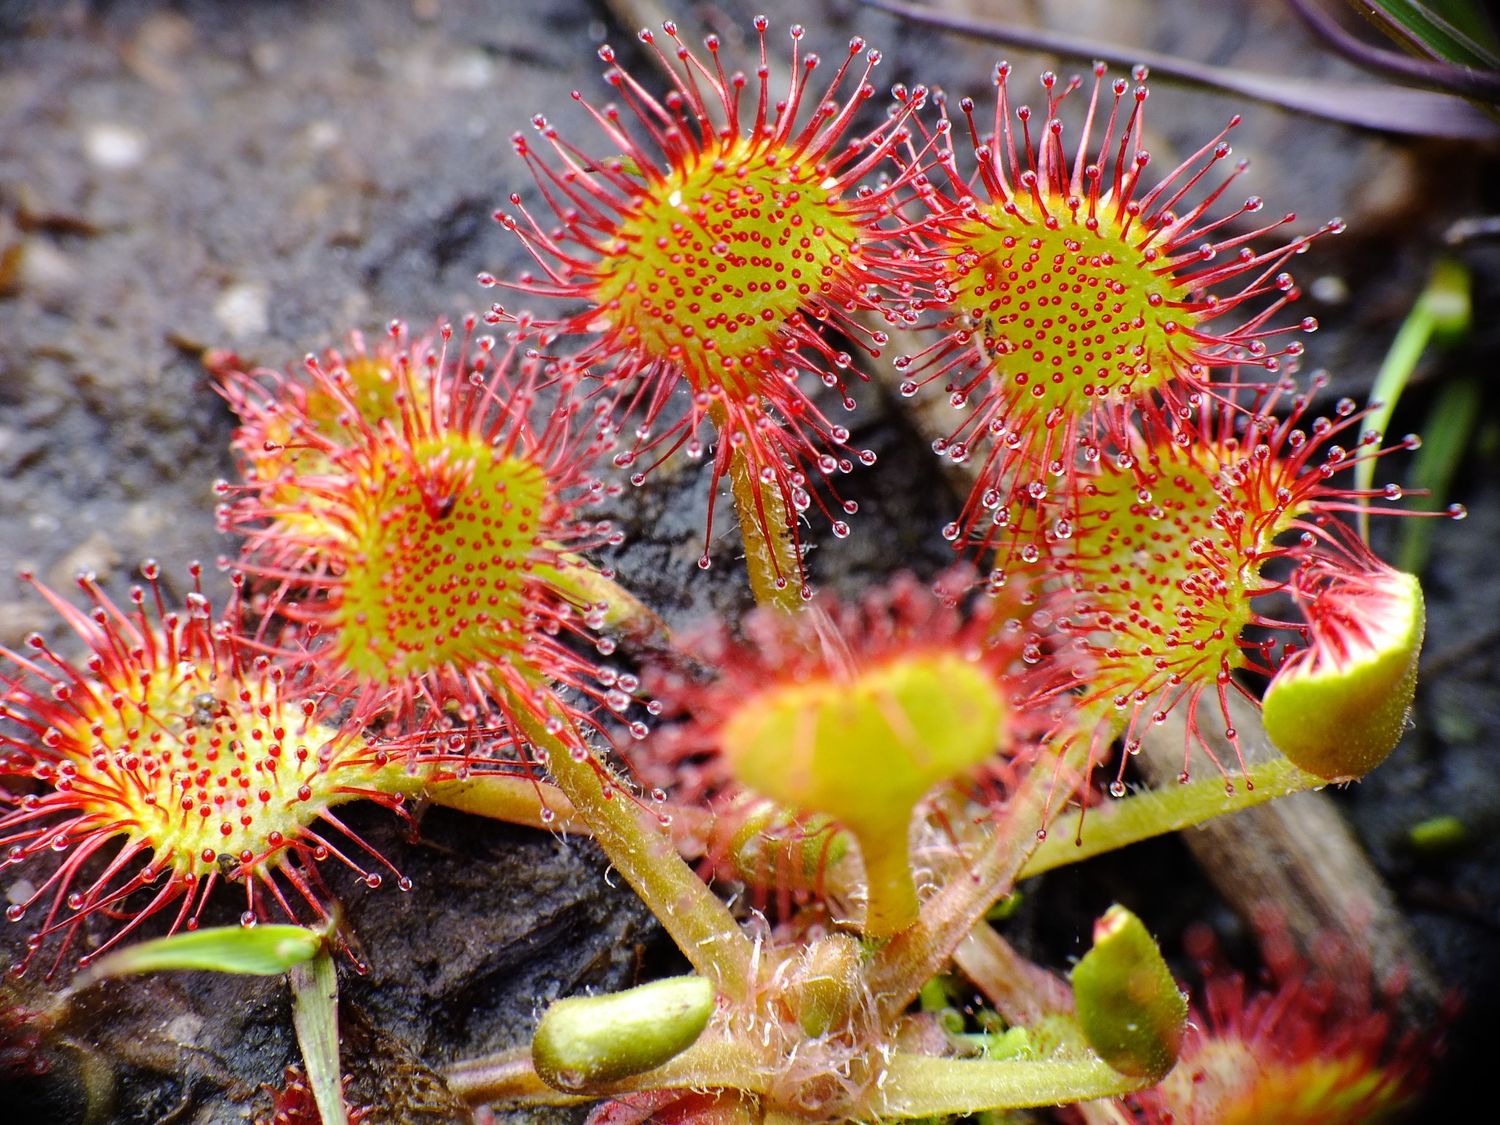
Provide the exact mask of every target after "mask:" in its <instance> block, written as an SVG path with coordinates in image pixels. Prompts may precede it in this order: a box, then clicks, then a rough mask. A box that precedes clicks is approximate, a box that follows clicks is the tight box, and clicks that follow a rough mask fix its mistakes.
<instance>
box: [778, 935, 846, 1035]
mask: <svg viewBox="0 0 1500 1125" xmlns="http://www.w3.org/2000/svg"><path fill="white" fill-rule="evenodd" d="M861 983H862V982H861V980H860V973H859V942H857V941H856V940H855V939H854V938H852V937H850V936H849V935H848V934H829V935H828V936H827V937H823V938H819V939H818V940H817V941H815V942H813V943H812V944H811V945H809V946H808V947H807V948H806V949H804V950H803V951H802V955H801V956H800V957H798V958H797V964H796V967H795V968H794V970H793V972H792V979H791V982H790V983H789V984H788V985H787V990H786V991H787V998H788V999H789V1000H790V1002H791V1005H792V1008H793V1010H794V1012H795V1013H796V1016H797V1022H798V1023H799V1024H801V1025H802V1030H803V1031H804V1032H805V1033H806V1034H807V1035H808V1036H809V1037H810V1038H817V1037H818V1036H821V1035H826V1034H827V1033H828V1032H829V1031H830V1030H833V1029H835V1028H837V1027H839V1026H840V1025H841V1024H843V1023H844V1022H845V1021H847V1020H848V1018H849V1015H850V1013H851V1012H852V1011H853V1010H854V1007H855V1005H856V1004H857V1003H858V1002H859V1000H860V999H861V998H862V996H863V993H862V992H861V991H860V988H861Z"/></svg>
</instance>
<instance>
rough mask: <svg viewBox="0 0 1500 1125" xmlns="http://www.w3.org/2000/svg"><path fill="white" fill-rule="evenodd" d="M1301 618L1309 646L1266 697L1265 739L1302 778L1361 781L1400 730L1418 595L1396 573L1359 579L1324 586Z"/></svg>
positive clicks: (1412, 662)
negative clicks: (1307, 622)
mask: <svg viewBox="0 0 1500 1125" xmlns="http://www.w3.org/2000/svg"><path fill="white" fill-rule="evenodd" d="M1356 595H1357V596H1356ZM1309 617H1310V619H1311V621H1312V625H1313V640H1314V643H1313V646H1312V647H1311V648H1309V649H1308V650H1307V651H1306V652H1305V653H1302V654H1301V656H1302V657H1303V658H1302V659H1298V660H1293V661H1291V662H1289V663H1287V664H1286V665H1285V666H1284V667H1283V668H1282V669H1281V671H1280V672H1278V673H1277V675H1276V677H1275V678H1274V679H1273V680H1272V681H1271V684H1270V686H1269V687H1268V688H1267V689H1266V695H1265V701H1264V716H1265V725H1266V734H1267V735H1268V736H1269V737H1270V739H1271V741H1272V743H1274V744H1275V746H1276V748H1277V749H1278V750H1280V751H1281V752H1282V753H1283V754H1285V755H1286V757H1287V758H1288V759H1289V760H1290V761H1291V762H1292V763H1293V764H1294V765H1297V766H1299V767H1301V768H1302V769H1304V770H1306V771H1307V772H1309V773H1314V774H1317V775H1318V776H1319V777H1324V778H1327V779H1328V780H1329V781H1348V780H1352V779H1354V778H1359V777H1363V776H1364V775H1365V774H1367V773H1369V772H1370V771H1371V770H1372V769H1374V768H1375V767H1376V766H1378V765H1379V764H1380V763H1381V762H1383V761H1385V759H1386V757H1387V756H1388V755H1389V754H1390V752H1391V751H1392V750H1394V749H1395V748H1396V744H1397V743H1398V742H1399V741H1400V740H1401V735H1402V733H1403V732H1404V731H1405V730H1406V717H1407V714H1408V713H1409V712H1410V711H1411V701H1412V696H1413V694H1414V693H1415V692H1416V687H1417V658H1418V657H1419V656H1420V655H1421V653H1422V635H1423V631H1424V629H1425V626H1426V612H1425V610H1424V607H1423V602H1422V588H1421V586H1420V585H1418V583H1417V580H1416V578H1415V577H1414V576H1412V575H1410V574H1402V573H1401V572H1400V571H1396V570H1389V569H1386V570H1383V571H1382V572H1381V573H1378V574H1375V575H1362V576H1360V579H1359V581H1358V582H1348V583H1344V584H1340V585H1339V586H1332V585H1330V586H1329V587H1328V588H1327V589H1326V590H1325V591H1323V592H1322V593H1320V595H1319V597H1318V598H1317V600H1315V601H1314V602H1313V603H1312V604H1311V605H1310V606H1309Z"/></svg>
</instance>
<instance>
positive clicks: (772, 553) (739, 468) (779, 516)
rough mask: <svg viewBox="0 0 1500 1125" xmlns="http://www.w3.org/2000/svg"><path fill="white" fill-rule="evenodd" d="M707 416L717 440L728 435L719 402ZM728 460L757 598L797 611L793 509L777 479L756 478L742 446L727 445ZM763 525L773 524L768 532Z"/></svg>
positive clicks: (761, 603)
mask: <svg viewBox="0 0 1500 1125" xmlns="http://www.w3.org/2000/svg"><path fill="white" fill-rule="evenodd" d="M709 417H710V418H711V419H712V420H713V423H714V425H715V426H717V427H718V430H719V435H720V441H724V440H726V439H725V437H724V434H725V430H726V425H725V423H726V421H727V420H726V419H725V417H724V413H723V410H722V408H721V407H720V406H719V405H718V404H717V403H715V404H714V405H713V406H712V407H710V408H709ZM728 460H729V464H728V466H727V467H726V468H725V474H726V475H727V476H728V477H729V492H730V495H731V496H733V497H734V512H735V516H736V517H737V518H738V519H739V523H740V538H741V540H742V541H743V542H744V545H745V569H746V570H747V571H748V572H749V574H750V592H751V594H753V595H754V597H755V604H756V605H758V606H761V607H762V608H770V609H779V610H782V611H784V612H786V613H796V612H797V611H798V610H800V609H801V608H802V605H803V601H802V553H801V551H800V549H799V548H798V546H797V540H796V538H795V536H793V534H792V529H793V528H794V527H795V526H796V519H797V515H796V513H795V512H792V511H789V510H788V508H787V505H786V501H785V500H784V499H783V498H782V495H781V489H780V488H779V487H778V486H777V484H776V482H775V481H771V482H769V483H767V482H766V481H763V480H761V479H760V477H759V476H758V475H757V474H756V472H755V466H754V465H752V464H751V463H750V460H749V458H747V457H746V456H745V454H744V451H743V450H740V449H731V450H730V453H729V458H728ZM765 528H769V529H771V533H770V535H769V536H768V535H767V534H766V533H765V531H764V530H763V529H765Z"/></svg>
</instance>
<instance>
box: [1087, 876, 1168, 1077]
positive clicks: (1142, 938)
mask: <svg viewBox="0 0 1500 1125" xmlns="http://www.w3.org/2000/svg"><path fill="white" fill-rule="evenodd" d="M1073 995H1074V998H1075V999H1076V1001H1077V1010H1078V1023H1079V1025H1080V1026H1081V1027H1082V1028H1083V1034H1084V1037H1085V1038H1087V1039H1088V1042H1089V1046H1091V1047H1092V1048H1093V1049H1094V1051H1095V1052H1096V1053H1097V1054H1098V1055H1099V1057H1100V1058H1101V1059H1103V1060H1104V1061H1105V1062H1107V1063H1108V1064H1109V1065H1110V1066H1112V1067H1114V1068H1115V1069H1116V1070H1118V1071H1119V1072H1120V1073H1121V1074H1128V1075H1130V1076H1131V1077H1134V1078H1147V1079H1150V1080H1151V1081H1153V1082H1155V1081H1158V1080H1160V1079H1161V1078H1162V1077H1164V1076H1165V1075H1166V1073H1167V1072H1168V1071H1170V1070H1171V1069H1172V1067H1173V1066H1174V1065H1175V1064H1176V1062H1177V1050H1178V1047H1179V1046H1180V1045H1181V1043H1182V1029H1183V1025H1184V1024H1185V1023H1186V1022H1187V1014H1188V1009H1187V998H1186V997H1185V996H1183V994H1182V993H1181V992H1179V991H1178V990H1177V982H1176V981H1174V980H1173V979H1172V973H1171V971H1170V970H1169V969H1168V968H1167V963H1166V962H1165V961H1164V960H1162V955H1161V951H1160V950H1159V949H1157V948H1156V942H1155V941H1153V940H1152V938H1151V935H1150V934H1149V933H1147V932H1146V927H1145V925H1143V924H1142V922H1141V920H1140V919H1139V918H1137V917H1136V916H1135V915H1134V914H1132V913H1131V912H1130V911H1128V910H1126V909H1125V908H1124V907H1123V906H1119V905H1115V906H1111V907H1110V908H1109V909H1108V910H1107V911H1106V912H1105V913H1104V916H1103V917H1102V918H1100V919H1099V920H1098V921H1097V922H1095V923H1094V948H1093V949H1091V950H1089V951H1088V953H1086V954H1084V956H1083V959H1082V960H1080V961H1079V962H1078V964H1076V965H1074V966H1073Z"/></svg>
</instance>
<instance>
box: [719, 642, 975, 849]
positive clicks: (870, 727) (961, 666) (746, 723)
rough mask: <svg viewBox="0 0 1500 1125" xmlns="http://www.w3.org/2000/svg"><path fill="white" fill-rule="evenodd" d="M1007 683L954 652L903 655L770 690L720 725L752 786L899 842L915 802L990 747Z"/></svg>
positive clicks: (735, 765)
mask: <svg viewBox="0 0 1500 1125" xmlns="http://www.w3.org/2000/svg"><path fill="white" fill-rule="evenodd" d="M1004 717H1005V705H1004V701H1003V700H1002V698H1001V691H1000V686H999V685H998V684H997V683H995V682H994V680H993V679H992V678H991V677H990V676H989V675H988V674H987V673H986V671H985V670H984V669H983V668H981V667H979V666H977V665H975V664H973V663H970V662H969V661H967V660H964V659H963V658H962V657H961V656H959V655H957V654H954V653H925V654H919V655H915V656H910V657H903V658H900V659H897V660H894V661H891V662H890V663H887V664H883V665H881V666H879V667H876V668H873V669H870V670H869V671H866V672H863V673H861V674H859V675H858V676H856V677H855V678H854V679H852V680H831V679H824V680H819V681H816V682H813V683H808V684H788V685H784V686H780V687H777V688H774V689H772V690H770V691H767V692H764V693H762V694H760V695H758V696H755V697H753V698H751V699H750V700H747V701H746V704H745V705H744V706H742V707H740V708H739V710H738V711H737V712H736V713H735V714H734V715H733V716H732V717H731V718H730V720H729V721H728V722H727V723H726V724H725V727H724V730H723V732H722V735H721V745H722V747H723V750H724V754H725V757H726V758H727V759H728V762H729V765H730V768H731V769H732V770H733V771H734V774H735V776H736V777H737V778H739V780H740V781H741V782H742V783H744V784H745V785H747V786H749V787H750V788H751V789H754V790H756V791H757V792H760V793H763V794H765V795H766V796H768V797H770V798H772V799H773V800H776V801H779V802H781V803H783V804H786V805H790V806H792V807H794V808H798V809H802V810H806V811H810V812H821V813H826V814H828V815H829V816H832V817H834V818H835V819H836V820H839V821H841V822H843V823H844V824H846V825H847V826H848V827H850V828H851V829H853V830H854V831H855V832H856V834H857V835H859V836H860V837H861V839H864V838H866V837H870V836H874V835H878V834H890V835H896V836H899V838H900V839H902V840H903V841H904V840H905V836H906V828H907V824H908V822H909V820H910V819H911V812H912V808H913V807H914V806H915V805H916V803H917V802H918V801H919V800H921V798H922V796H923V795H924V794H925V793H926V792H927V791H928V790H929V789H931V788H932V787H933V786H934V785H936V784H938V782H940V781H945V780H948V779H950V778H953V777H956V776H958V775H960V774H962V773H964V772H966V771H967V770H970V769H972V768H973V767H974V766H976V765H978V764H979V763H980V762H982V761H984V760H985V759H986V758H987V757H989V756H990V755H991V754H992V753H994V751H995V747H996V745H997V744H998V742H999V739H1000V735H1001V727H1002V724H1003V720H1004Z"/></svg>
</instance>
